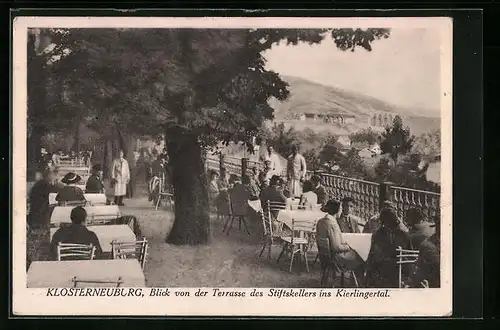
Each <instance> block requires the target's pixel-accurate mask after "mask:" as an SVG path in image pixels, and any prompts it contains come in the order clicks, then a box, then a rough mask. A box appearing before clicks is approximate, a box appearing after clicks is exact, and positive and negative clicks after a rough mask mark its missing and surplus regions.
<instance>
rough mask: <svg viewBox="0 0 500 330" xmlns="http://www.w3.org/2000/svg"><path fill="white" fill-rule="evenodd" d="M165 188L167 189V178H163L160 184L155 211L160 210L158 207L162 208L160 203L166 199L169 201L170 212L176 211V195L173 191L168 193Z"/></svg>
mask: <svg viewBox="0 0 500 330" xmlns="http://www.w3.org/2000/svg"><path fill="white" fill-rule="evenodd" d="M165 187H166V184H165V176H163V177H162V178H161V179H160V182H159V190H158V197H157V199H156V204H155V210H158V206H160V201H161V200H162V199H164V200H166V201H167V205H168V210H169V211H173V210H174V194H173V192H171V191H167V190H166V189H165Z"/></svg>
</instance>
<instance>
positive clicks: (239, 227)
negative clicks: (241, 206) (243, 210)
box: [238, 217, 241, 231]
mask: <svg viewBox="0 0 500 330" xmlns="http://www.w3.org/2000/svg"><path fill="white" fill-rule="evenodd" d="M238 230H240V231H241V217H238Z"/></svg>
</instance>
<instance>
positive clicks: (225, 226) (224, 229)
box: [222, 218, 230, 232]
mask: <svg viewBox="0 0 500 330" xmlns="http://www.w3.org/2000/svg"><path fill="white" fill-rule="evenodd" d="M229 220H230V218H227V219H226V221H224V228H222V232H225V231H226V228H227V225H228V224H229Z"/></svg>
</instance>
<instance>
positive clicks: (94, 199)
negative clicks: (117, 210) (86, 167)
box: [49, 193, 106, 205]
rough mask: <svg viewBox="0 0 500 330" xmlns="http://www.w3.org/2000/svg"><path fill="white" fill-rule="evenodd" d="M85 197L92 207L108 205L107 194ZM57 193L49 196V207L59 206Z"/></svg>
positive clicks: (87, 195) (86, 195)
mask: <svg viewBox="0 0 500 330" xmlns="http://www.w3.org/2000/svg"><path fill="white" fill-rule="evenodd" d="M83 195H84V196H85V200H86V201H87V202H89V203H90V204H91V205H105V204H106V195H105V194H83ZM56 196H57V193H50V194H49V205H54V204H57V201H56Z"/></svg>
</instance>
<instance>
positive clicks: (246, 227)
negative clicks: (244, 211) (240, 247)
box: [240, 216, 250, 236]
mask: <svg viewBox="0 0 500 330" xmlns="http://www.w3.org/2000/svg"><path fill="white" fill-rule="evenodd" d="M240 221H243V226H244V227H245V231H246V232H247V234H248V236H250V230H249V229H248V225H247V220H246V219H245V217H244V216H242V217H241V218H240Z"/></svg>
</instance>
